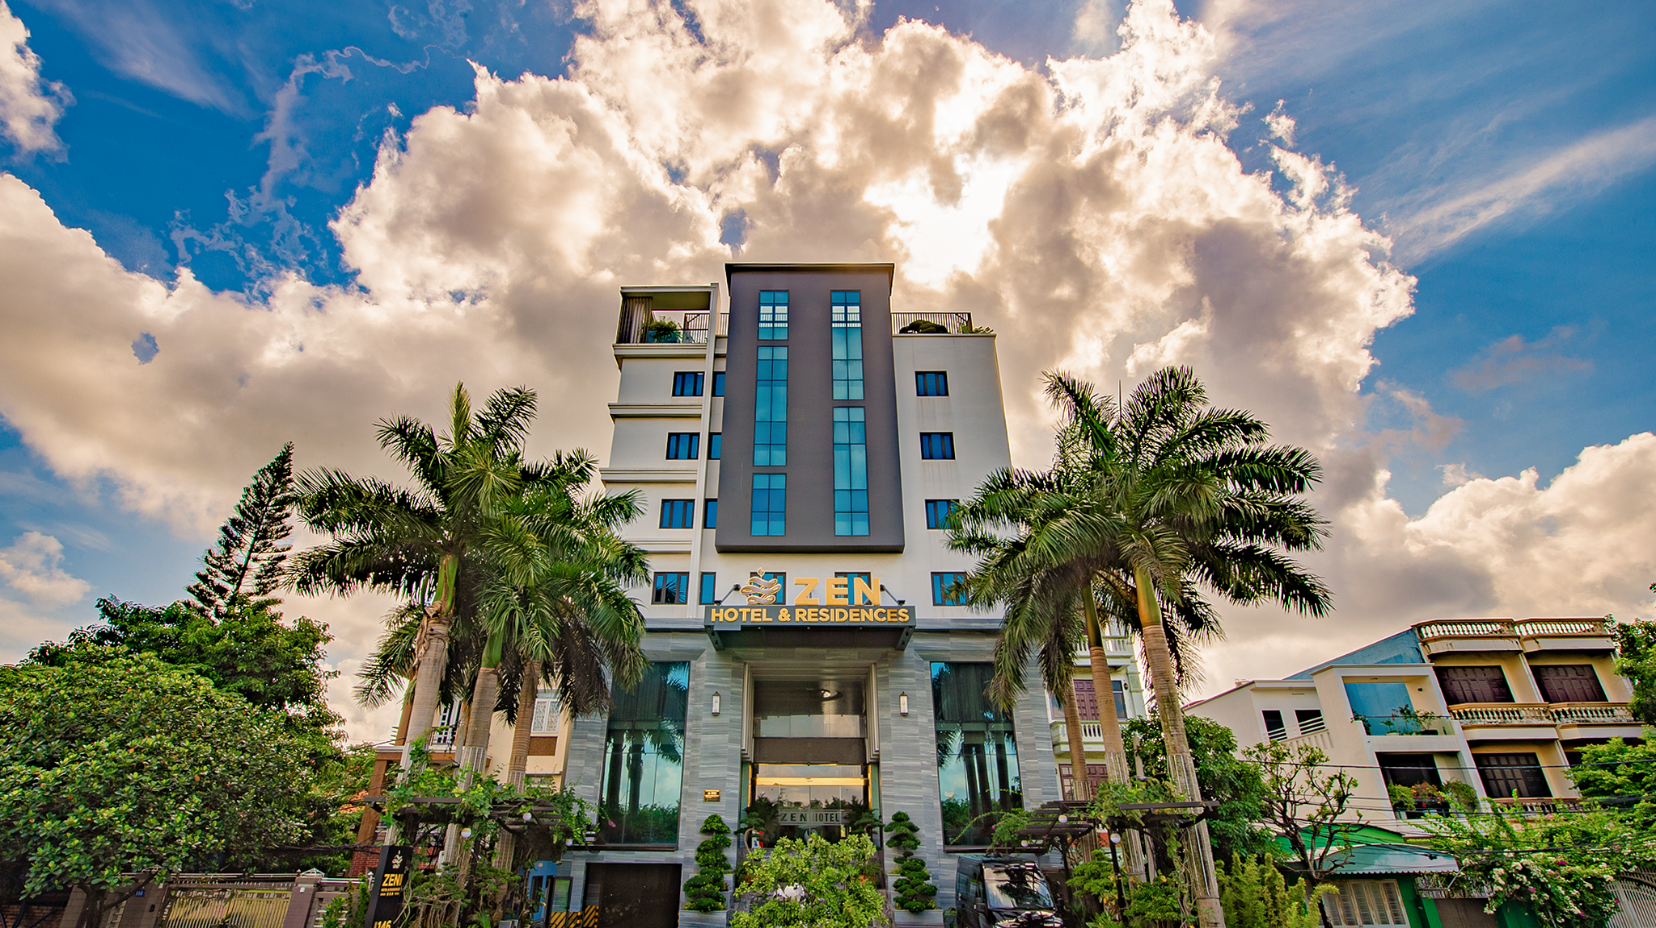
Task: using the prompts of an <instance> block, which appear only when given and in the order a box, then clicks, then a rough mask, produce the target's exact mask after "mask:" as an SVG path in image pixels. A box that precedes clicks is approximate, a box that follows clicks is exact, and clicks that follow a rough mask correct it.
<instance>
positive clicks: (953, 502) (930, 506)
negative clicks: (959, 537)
mask: <svg viewBox="0 0 1656 928" xmlns="http://www.w3.org/2000/svg"><path fill="white" fill-rule="evenodd" d="M959 505H960V500H958V499H928V500H926V528H948V527H949V513H951V512H954V511H955V507H956V506H959Z"/></svg>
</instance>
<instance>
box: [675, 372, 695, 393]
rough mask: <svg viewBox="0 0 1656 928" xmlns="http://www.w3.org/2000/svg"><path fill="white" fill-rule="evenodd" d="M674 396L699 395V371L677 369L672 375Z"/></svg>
mask: <svg viewBox="0 0 1656 928" xmlns="http://www.w3.org/2000/svg"><path fill="white" fill-rule="evenodd" d="M673 395H674V396H701V395H702V374H701V371H679V372H678V373H676V374H674V375H673Z"/></svg>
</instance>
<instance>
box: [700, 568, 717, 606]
mask: <svg viewBox="0 0 1656 928" xmlns="http://www.w3.org/2000/svg"><path fill="white" fill-rule="evenodd" d="M701 604H702V605H704V606H716V605H718V604H719V575H718V574H716V573H714V572H713V571H711V570H704V571H702V575H701Z"/></svg>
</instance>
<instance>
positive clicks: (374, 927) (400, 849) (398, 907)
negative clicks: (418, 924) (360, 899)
mask: <svg viewBox="0 0 1656 928" xmlns="http://www.w3.org/2000/svg"><path fill="white" fill-rule="evenodd" d="M413 863H414V849H413V848H411V847H404V846H402V845H390V846H387V847H382V848H380V858H379V866H378V867H376V868H375V869H374V888H373V891H372V892H370V893H369V894H368V917H367V919H366V920H365V921H364V923H363V928H391V924H392V923H393V922H395V921H396V920H397V916H399V915H401V914H402V910H403V894H404V892H405V891H407V889H408V873H409V870H411V869H412V867H413Z"/></svg>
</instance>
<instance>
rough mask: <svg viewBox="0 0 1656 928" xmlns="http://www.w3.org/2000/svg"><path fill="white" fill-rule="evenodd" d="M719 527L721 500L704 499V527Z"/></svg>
mask: <svg viewBox="0 0 1656 928" xmlns="http://www.w3.org/2000/svg"><path fill="white" fill-rule="evenodd" d="M718 527H719V501H718V500H716V499H708V500H703V501H702V528H718Z"/></svg>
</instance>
